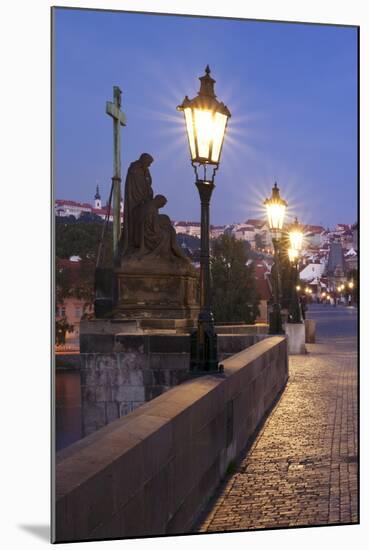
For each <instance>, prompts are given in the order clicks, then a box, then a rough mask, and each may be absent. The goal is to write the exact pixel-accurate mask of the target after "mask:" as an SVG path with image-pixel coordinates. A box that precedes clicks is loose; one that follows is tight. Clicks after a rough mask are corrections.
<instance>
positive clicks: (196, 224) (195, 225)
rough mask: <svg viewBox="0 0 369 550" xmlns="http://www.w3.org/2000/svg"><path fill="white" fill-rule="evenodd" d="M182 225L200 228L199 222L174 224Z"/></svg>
mask: <svg viewBox="0 0 369 550" xmlns="http://www.w3.org/2000/svg"><path fill="white" fill-rule="evenodd" d="M178 225H182V226H183V227H200V225H201V224H200V222H183V221H181V222H176V226H178Z"/></svg>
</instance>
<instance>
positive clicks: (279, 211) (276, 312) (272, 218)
mask: <svg viewBox="0 0 369 550" xmlns="http://www.w3.org/2000/svg"><path fill="white" fill-rule="evenodd" d="M264 205H265V207H266V211H267V216H268V224H269V229H270V232H271V234H272V242H273V246H274V284H273V309H272V311H271V313H270V319H269V334H284V330H283V326H282V316H281V304H280V288H281V282H280V272H279V243H280V239H281V233H282V228H283V220H284V214H285V210H286V207H287V202H286V201H285V200H283V199H282V198H281V197H280V195H279V189H278V186H277V183H275V184H274V187H273V189H272V196H271V197H270V198H269V199H265V201H264Z"/></svg>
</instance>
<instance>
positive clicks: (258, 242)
mask: <svg viewBox="0 0 369 550" xmlns="http://www.w3.org/2000/svg"><path fill="white" fill-rule="evenodd" d="M264 247H265V242H264V239H263V237H262V236H261V235H260V233H256V235H255V248H256V250H263V248H264Z"/></svg>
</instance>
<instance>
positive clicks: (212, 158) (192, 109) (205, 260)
mask: <svg viewBox="0 0 369 550" xmlns="http://www.w3.org/2000/svg"><path fill="white" fill-rule="evenodd" d="M199 80H200V83H201V84H200V90H199V92H198V94H197V96H196V97H195V98H193V99H189V98H188V96H186V97H185V98H184V100H183V102H182V104H181V105H178V107H177V110H178V111H183V113H184V118H185V123H186V130H187V137H188V142H189V146H190V157H191V164H192V166H193V168H194V171H195V177H196V181H195V184H196V187H197V189H198V191H199V195H200V202H201V255H200V312H199V316H198V324H197V330H195V331H194V332H193V333H192V335H191V359H190V370H191V371H193V372H195V373H198V374H202V373H204V372H209V371H213V372H214V371H215V372H217V371H218V352H217V335H216V333H215V329H214V317H213V313H212V311H211V284H210V257H209V206H210V199H211V195H212V192H213V190H214V187H215V184H214V176H215V172H216V171H217V170H218V168H219V162H220V155H221V152H222V146H223V141H224V136H225V131H226V127H227V122H228V119H229V118H230V116H231V113H230V112H229V110H228V108H227V107H226V105H224V103H222V102H220V101H218V100H217V99H216V95H215V93H214V84H215V80H214V79H213V78H212V77H211V76H210V68H209V65H207V67H206V69H205V75H204V76H202V77H200V79H199ZM208 167H211V168H212V174H211V176H209V175H208V174H207V168H208ZM200 168H201V169H202V177H200V176H199V169H200Z"/></svg>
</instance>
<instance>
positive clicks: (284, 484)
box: [195, 320, 358, 532]
mask: <svg viewBox="0 0 369 550" xmlns="http://www.w3.org/2000/svg"><path fill="white" fill-rule="evenodd" d="M342 322H345V320H343V321H342ZM317 329H318V330H319V323H318V324H317ZM317 341H318V343H316V344H310V345H308V346H307V348H308V351H309V353H308V354H307V355H305V356H291V357H290V378H289V382H288V385H287V387H286V389H285V391H284V393H283V395H282V397H281V399H280V401H279V402H278V404H277V406H276V407H275V408H274V409H273V411H272V412H271V414H270V416H269V418H268V419H267V421H266V423H265V424H264V426H263V428H262V430H261V431H260V433H259V434H258V436H257V438H256V439H255V441H254V443H253V445H252V447H251V448H250V449H249V451H248V452H247V454H246V455H244V456H243V457H241V459H240V462H239V463H238V464H237V466H236V472H235V474H234V475H233V476H232V477H231V478H230V479H229V480H228V481H227V482H226V483H225V485H223V486H222V487H221V488H220V490H219V491H218V493H217V495H215V497H214V498H213V499H212V501H211V503H210V504H209V506H208V508H207V510H206V511H205V513H204V514H203V516H202V520H201V524H200V525H198V526H197V527H196V529H195V530H196V531H200V532H215V531H235V530H241V529H242V530H247V529H260V528H261V529H266V528H270V527H280V528H282V527H290V526H304V525H305V526H307V525H327V524H339V523H357V522H358V472H357V352H356V338H353V337H347V338H345V337H344V336H343V335H342V334H340V337H338V338H335V337H329V338H325V339H324V340H323V341H322V340H320V342H319V338H318V340H317Z"/></svg>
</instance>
